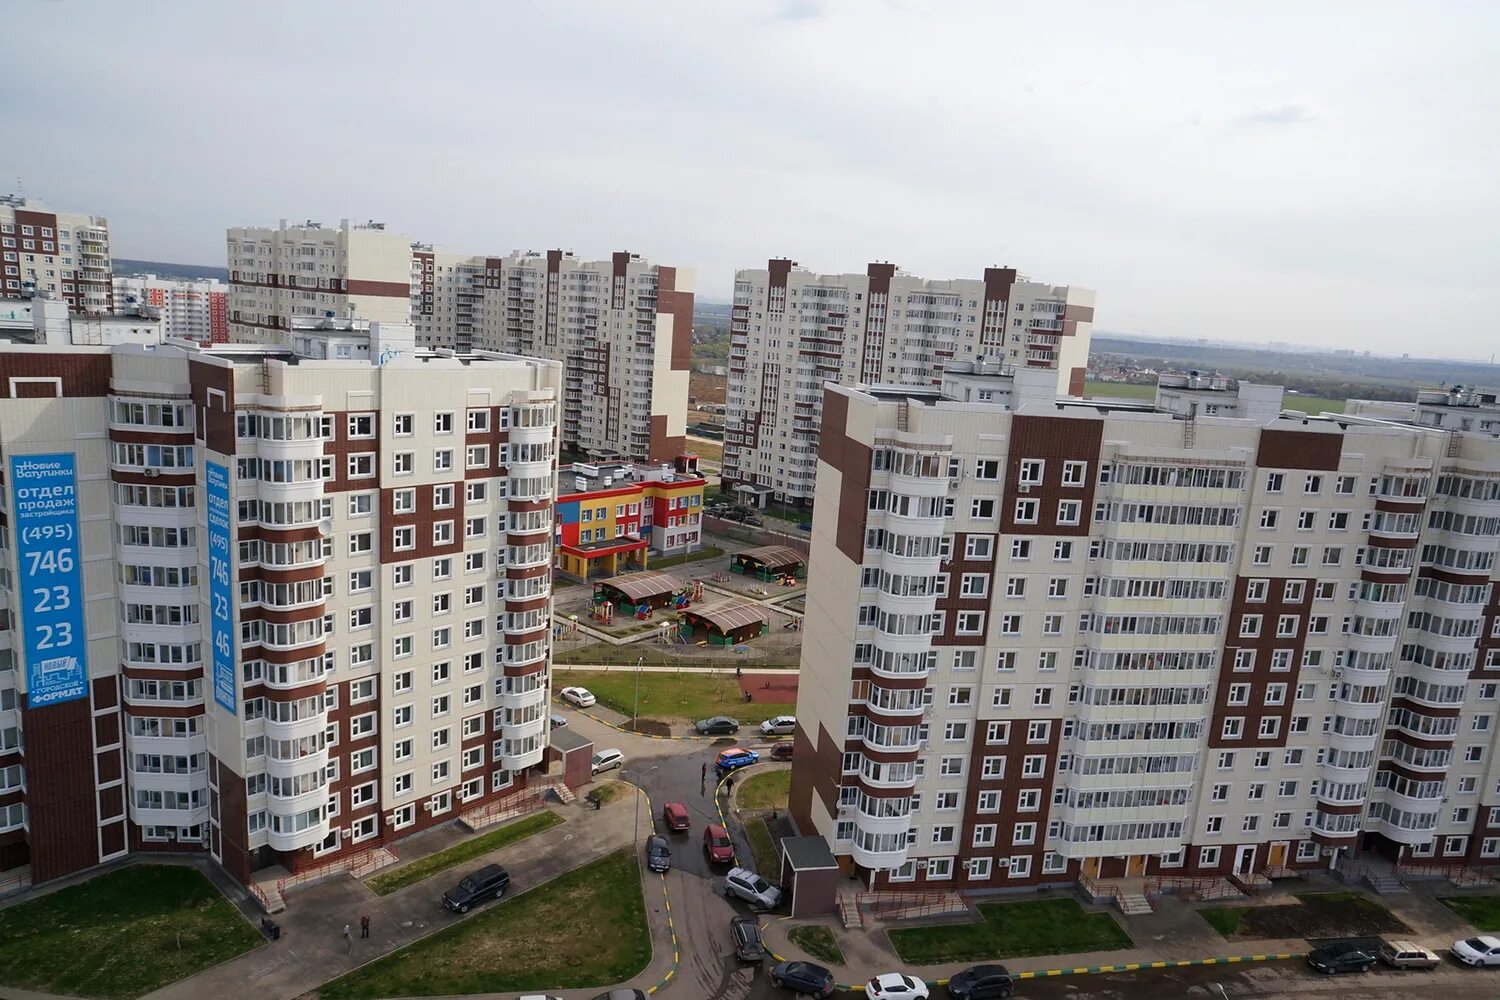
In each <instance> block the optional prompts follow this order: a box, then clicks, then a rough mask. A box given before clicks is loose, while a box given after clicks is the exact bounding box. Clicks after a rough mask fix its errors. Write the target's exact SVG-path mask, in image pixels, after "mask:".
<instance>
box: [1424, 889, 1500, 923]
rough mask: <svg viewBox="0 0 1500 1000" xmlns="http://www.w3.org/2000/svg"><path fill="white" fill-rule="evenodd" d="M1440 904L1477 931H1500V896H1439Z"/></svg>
mask: <svg viewBox="0 0 1500 1000" xmlns="http://www.w3.org/2000/svg"><path fill="white" fill-rule="evenodd" d="M1438 902H1440V903H1442V904H1443V905H1444V906H1446V907H1447V908H1448V909H1450V910H1452V911H1453V912H1454V913H1457V914H1458V915H1459V916H1460V917H1463V918H1464V919H1465V920H1467V921H1468V922H1469V923H1471V924H1473V925H1474V927H1475V928H1476V929H1477V930H1481V931H1500V896H1439V897H1438Z"/></svg>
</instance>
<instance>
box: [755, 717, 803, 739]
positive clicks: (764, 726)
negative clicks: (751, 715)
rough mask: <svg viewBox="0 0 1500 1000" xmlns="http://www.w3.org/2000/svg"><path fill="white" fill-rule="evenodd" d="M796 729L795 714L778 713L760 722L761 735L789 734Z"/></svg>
mask: <svg viewBox="0 0 1500 1000" xmlns="http://www.w3.org/2000/svg"><path fill="white" fill-rule="evenodd" d="M796 731H797V717H796V716H795V715H778V716H776V718H774V719H767V720H766V721H765V722H762V723H761V724H760V734H761V735H762V736H790V735H792V734H793V733H795V732H796Z"/></svg>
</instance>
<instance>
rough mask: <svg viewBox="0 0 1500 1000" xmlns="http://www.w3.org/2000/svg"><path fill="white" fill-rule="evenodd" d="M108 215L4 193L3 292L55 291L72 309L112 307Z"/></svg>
mask: <svg viewBox="0 0 1500 1000" xmlns="http://www.w3.org/2000/svg"><path fill="white" fill-rule="evenodd" d="M111 267H112V262H111V258H110V251H109V220H107V219H104V218H101V217H99V216H95V215H85V214H81V213H78V212H58V211H56V210H54V209H51V208H49V207H47V206H46V205H43V204H42V203H41V202H39V201H37V200H36V199H34V198H32V199H28V198H23V197H20V196H18V195H0V296H3V297H5V298H31V297H33V296H37V295H43V294H51V295H53V296H54V297H56V298H58V299H61V300H62V301H64V302H66V303H67V304H68V308H69V309H71V310H72V311H73V312H88V313H104V312H109V311H110V310H111V308H112V307H113V302H112V298H113V293H112V289H111V287H110V275H111Z"/></svg>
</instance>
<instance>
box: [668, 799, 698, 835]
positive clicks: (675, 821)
mask: <svg viewBox="0 0 1500 1000" xmlns="http://www.w3.org/2000/svg"><path fill="white" fill-rule="evenodd" d="M661 821H662V822H663V823H665V824H667V829H668V830H671V831H672V832H673V833H687V832H688V831H689V830H691V829H692V827H693V821H692V820H691V819H689V818H688V811H687V806H685V805H683V804H682V803H681V802H668V803H667V804H666V805H664V806H662V807H661Z"/></svg>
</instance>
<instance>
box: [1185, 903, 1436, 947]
mask: <svg viewBox="0 0 1500 1000" xmlns="http://www.w3.org/2000/svg"><path fill="white" fill-rule="evenodd" d="M1292 899H1293V900H1295V902H1289V903H1275V904H1270V905H1264V906H1205V907H1203V908H1201V909H1200V910H1199V911H1198V913H1199V915H1200V916H1202V917H1203V919H1204V920H1207V921H1208V922H1209V923H1210V924H1211V925H1212V926H1213V928H1214V930H1216V931H1218V932H1219V933H1220V934H1222V935H1224V936H1225V937H1226V938H1241V939H1247V940H1259V939H1264V938H1296V937H1300V938H1334V937H1374V936H1376V935H1382V934H1402V933H1407V932H1408V931H1410V928H1409V927H1407V926H1406V925H1405V924H1403V923H1402V922H1401V921H1400V920H1399V919H1397V918H1396V915H1395V914H1393V913H1392V912H1391V911H1390V910H1387V909H1386V908H1385V907H1384V906H1381V905H1380V903H1378V902H1376V901H1375V900H1374V899H1371V898H1370V897H1369V896H1367V895H1366V894H1364V893H1362V892H1303V893H1298V894H1296V895H1295V896H1293V897H1292Z"/></svg>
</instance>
